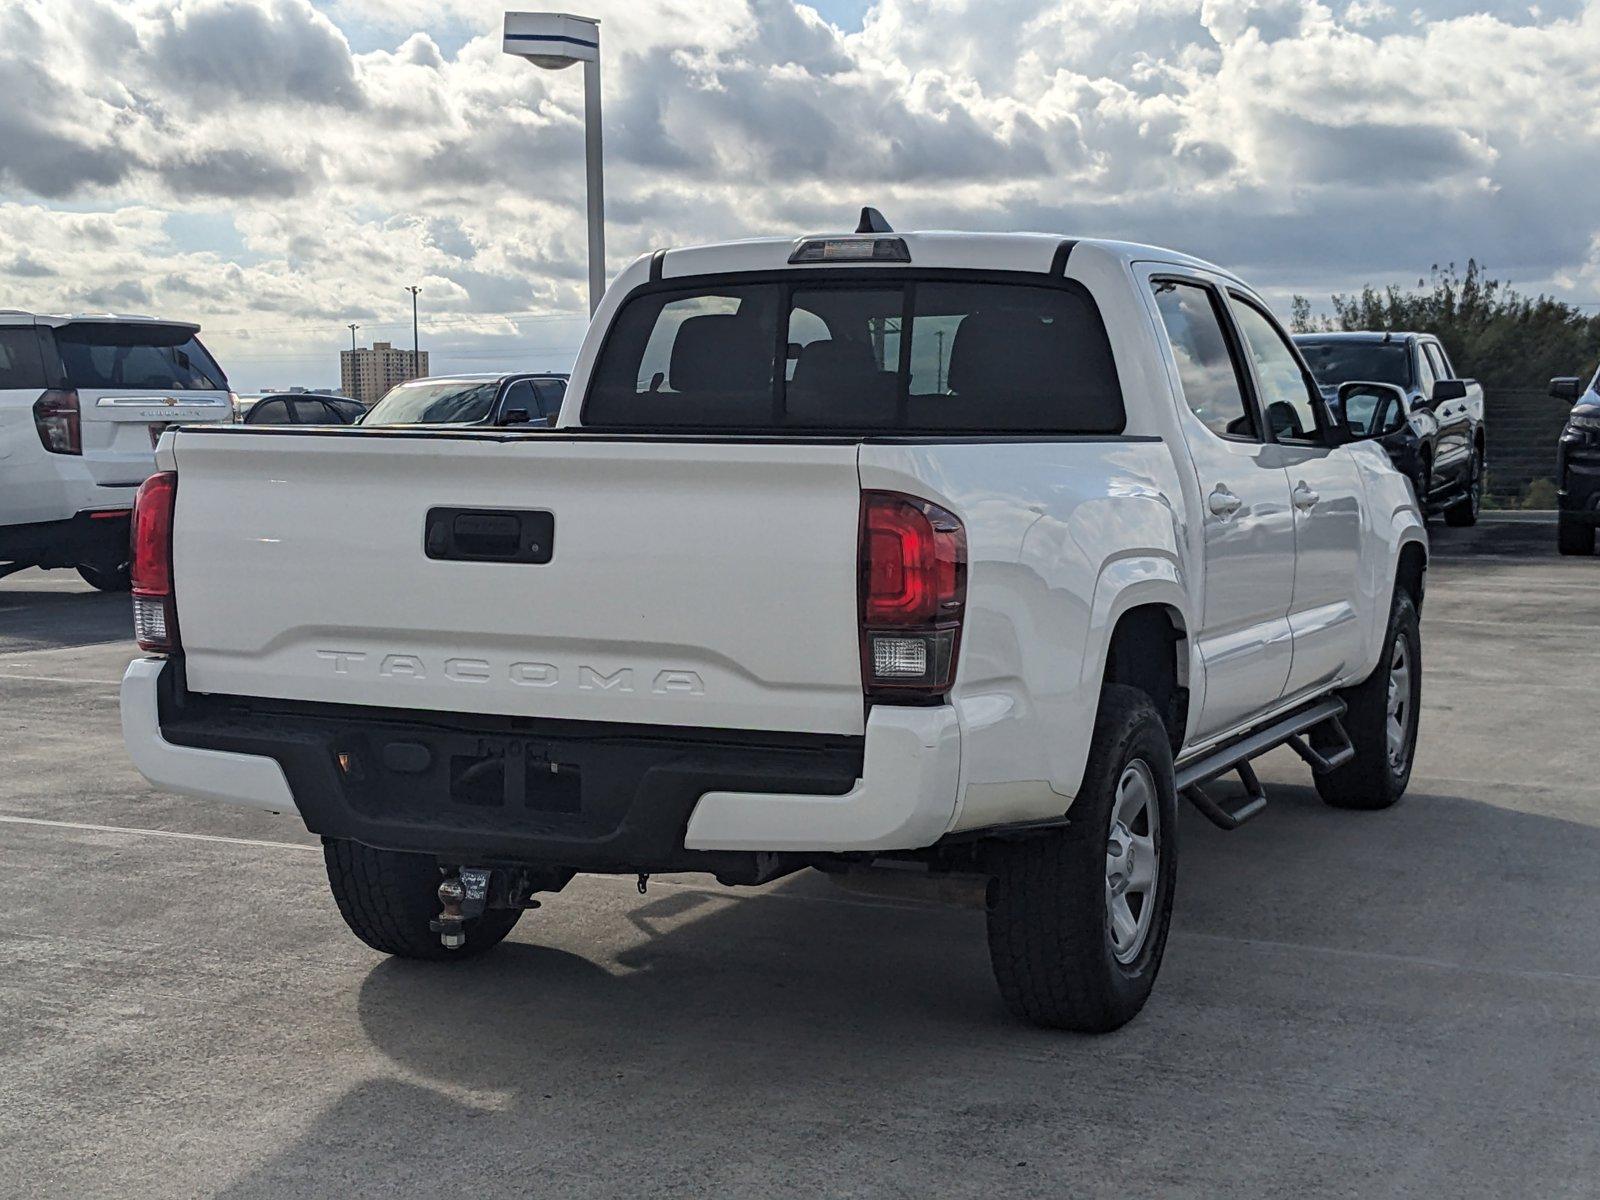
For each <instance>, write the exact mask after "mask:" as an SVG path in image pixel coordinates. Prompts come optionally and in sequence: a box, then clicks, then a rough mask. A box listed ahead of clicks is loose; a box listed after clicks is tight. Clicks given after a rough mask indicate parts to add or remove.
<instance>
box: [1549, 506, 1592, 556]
mask: <svg viewBox="0 0 1600 1200" xmlns="http://www.w3.org/2000/svg"><path fill="white" fill-rule="evenodd" d="M1556 549H1557V550H1559V551H1560V552H1561V553H1562V554H1567V555H1580V554H1585V555H1586V554H1593V553H1594V526H1593V525H1590V524H1588V523H1587V522H1585V521H1579V520H1578V519H1577V518H1576V517H1574V516H1572V515H1571V514H1570V513H1561V514H1560V515H1559V516H1558V517H1556Z"/></svg>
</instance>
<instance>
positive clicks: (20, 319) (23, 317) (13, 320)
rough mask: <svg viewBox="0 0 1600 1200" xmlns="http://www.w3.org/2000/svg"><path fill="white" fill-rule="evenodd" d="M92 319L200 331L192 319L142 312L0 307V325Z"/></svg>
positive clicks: (56, 324)
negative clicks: (172, 318) (50, 311)
mask: <svg viewBox="0 0 1600 1200" xmlns="http://www.w3.org/2000/svg"><path fill="white" fill-rule="evenodd" d="M93 321H99V322H106V323H115V324H117V325H129V324H142V325H168V326H176V327H179V328H182V329H190V330H193V331H194V332H195V333H199V332H200V326H199V325H197V324H196V323H195V322H193V321H173V320H169V319H167V318H164V317H149V316H145V315H143V314H142V313H111V312H101V313H30V312H23V311H22V310H21V309H20V308H0V325H49V326H50V327H52V328H58V327H60V326H62V325H83V324H87V323H89V322H93Z"/></svg>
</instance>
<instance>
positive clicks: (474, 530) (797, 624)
mask: <svg viewBox="0 0 1600 1200" xmlns="http://www.w3.org/2000/svg"><path fill="white" fill-rule="evenodd" d="M1362 386H1363V385H1362V384H1360V383H1353V384H1349V385H1347V387H1349V388H1360V387H1362ZM1380 386H1381V385H1380ZM158 458H159V466H160V468H161V473H160V474H158V475H156V476H155V477H154V478H153V479H152V480H151V481H150V482H149V483H147V484H146V485H145V488H144V490H143V492H142V494H141V496H140V499H139V504H138V508H137V511H136V515H135V561H134V592H135V600H134V603H135V614H136V621H137V628H138V637H139V640H140V644H141V645H142V646H143V647H144V649H145V650H146V651H148V652H149V654H150V657H146V658H141V659H138V660H136V661H135V662H133V663H132V665H131V666H130V667H129V669H128V672H127V676H126V678H125V679H124V681H123V687H122V719H123V727H124V731H125V735H126V740H127V744H128V747H129V749H130V751H131V753H132V756H133V759H134V762H135V763H136V764H137V765H138V767H139V769H140V770H141V771H142V772H143V773H144V774H145V775H146V776H147V777H148V778H149V779H150V780H151V781H152V782H154V783H155V784H157V785H159V786H161V787H163V788H167V789H171V790H174V791H181V792H189V793H194V794H197V795H201V796H209V797H214V798H217V799H220V800H224V801H231V802H234V803H239V804H245V805H252V806H256V807H260V808H265V809H270V810H277V811H284V812H289V811H294V812H298V814H299V815H300V817H301V818H302V819H303V820H304V821H305V823H306V826H307V828H308V829H310V830H311V831H312V832H313V833H316V834H319V835H321V837H322V838H323V839H324V846H325V849H326V859H327V866H328V877H329V880H330V883H331V885H332V890H333V893H334V897H335V899H336V900H337V902H338V905H339V908H340V910H341V912H342V913H343V914H344V917H345V919H346V920H347V921H348V922H349V925H350V927H351V928H352V929H353V930H354V932H355V933H356V934H357V935H358V936H359V937H360V938H361V939H363V940H364V941H365V942H367V943H368V944H369V945H371V946H373V947H375V948H377V949H379V950H381V951H385V952H388V953H391V954H398V955H404V956H410V957H417V958H450V957H457V958H459V957H462V956H464V955H467V954H471V953H474V952H476V951H480V950H483V949H486V948H488V947H490V946H492V945H494V944H495V943H496V942H497V941H499V940H500V939H501V938H503V937H505V936H506V934H507V932H508V931H509V930H510V929H511V927H512V925H513V924H514V923H515V922H516V920H517V918H518V917H519V916H520V914H521V913H522V911H523V910H524V909H527V908H532V907H536V906H537V904H538V901H537V899H536V898H535V897H536V896H537V895H539V894H543V893H548V892H555V891H559V890H560V889H561V888H562V887H563V886H565V884H566V883H567V881H568V880H569V879H571V878H572V876H573V875H574V873H575V872H578V871H586V872H609V873H620V874H627V875H634V874H637V875H639V876H640V883H641V886H642V885H643V884H644V882H645V878H644V877H646V876H648V875H649V874H651V873H657V872H678V871H697V872H709V873H711V874H713V875H714V876H716V878H717V879H718V880H720V881H721V882H722V883H725V884H747V885H749V884H763V883H767V882H769V881H771V880H774V879H777V878H779V877H781V876H783V875H786V874H788V873H791V872H794V871H797V870H800V869H803V868H807V867H811V868H817V869H820V870H822V871H825V872H830V873H834V874H836V875H839V876H841V877H843V878H846V879H852V880H856V881H860V880H862V879H865V880H866V881H867V882H868V883H869V884H870V883H871V882H872V880H873V879H879V880H890V879H894V880H904V879H906V878H908V877H912V876H915V877H919V878H923V879H926V880H927V881H929V883H930V886H932V885H940V888H939V890H943V891H946V892H954V891H965V892H966V893H967V894H969V895H970V894H974V893H976V894H977V895H980V896H982V897H983V898H984V902H985V903H986V907H987V910H988V929H989V940H990V947H991V951H992V959H993V965H994V971H995V975H996V977H997V979H998V982H999V985H1000V990H1001V992H1002V994H1003V996H1004V999H1005V1001H1006V1003H1007V1004H1008V1005H1009V1006H1010V1008H1011V1009H1012V1010H1013V1011H1014V1012H1016V1013H1018V1014H1020V1015H1021V1016H1023V1017H1025V1018H1027V1019H1029V1020H1032V1021H1034V1022H1037V1023H1039V1024H1042V1025H1047V1026H1055V1027H1065V1028H1075V1029H1085V1030H1107V1029H1113V1028H1115V1027H1117V1026H1119V1025H1121V1024H1122V1023H1124V1022H1125V1021H1127V1020H1128V1019H1130V1018H1131V1017H1132V1016H1133V1015H1134V1014H1135V1013H1137V1012H1138V1011H1139V1009H1140V1008H1141V1007H1142V1006H1143V1004H1144V1002H1145V1000H1146V998H1147V996H1148V995H1149V992H1150V988H1151V986H1152V984H1153V982H1154V979H1155V975H1156V972H1157V969H1158V967H1159V965H1160V961H1161V957H1162V952H1163V949H1164V945H1165V942H1166V936H1167V927H1168V921H1169V917H1170V913H1171V906H1172V896H1173V885H1174V879H1175V874H1174V873H1175V869H1176V865H1177V824H1176V818H1175V812H1174V806H1175V803H1176V801H1177V798H1178V797H1179V796H1180V795H1182V796H1186V797H1187V798H1189V799H1190V800H1192V801H1193V802H1194V803H1195V804H1196V805H1197V806H1198V807H1199V808H1200V809H1201V810H1202V811H1203V812H1204V813H1205V814H1206V815H1207V816H1208V817H1209V818H1210V819H1212V820H1213V821H1215V822H1216V823H1218V824H1219V825H1222V826H1223V827H1224V828H1230V827H1233V826H1235V825H1237V824H1238V823H1239V822H1240V821H1242V820H1244V819H1246V818H1247V817H1249V816H1252V815H1254V813H1255V812H1257V811H1259V809H1260V808H1261V806H1262V805H1263V804H1264V803H1265V797H1264V796H1263V795H1262V793H1261V789H1260V785H1259V783H1258V782H1257V781H1256V778H1255V775H1254V773H1253V772H1252V771H1251V769H1250V765H1249V764H1250V761H1251V760H1252V759H1253V758H1255V757H1257V756H1259V755H1261V754H1262V753H1265V752H1266V751H1267V750H1269V749H1271V748H1273V747H1275V746H1279V745H1282V744H1285V743H1288V744H1291V745H1293V746H1294V747H1295V748H1296V749H1297V750H1298V751H1299V752H1300V754H1301V756H1302V757H1303V758H1305V759H1306V760H1307V761H1308V762H1309V763H1310V764H1311V765H1312V767H1313V770H1314V771H1315V772H1316V780H1317V787H1318V790H1319V791H1320V792H1321V794H1322V796H1323V797H1324V798H1325V799H1326V800H1327V801H1328V802H1329V803H1331V804H1334V805H1338V806H1341V807H1351V808H1383V807H1385V806H1387V805H1389V804H1392V803H1393V802H1394V801H1395V800H1396V799H1398V798H1399V796H1400V795H1401V793H1402V792H1403V791H1404V789H1405V787H1406V783H1407V780H1408V777H1409V774H1410V769H1411V761H1412V753H1413V748H1414V744H1415V737H1416V729H1417V709H1418V702H1419V697H1420V686H1421V674H1420V665H1421V660H1420V652H1421V644H1420V640H1419V635H1418V618H1417V613H1418V607H1419V606H1420V605H1421V603H1422V593H1423V578H1424V571H1425V565H1426V556H1427V542H1426V536H1425V533H1424V530H1423V524H1422V520H1421V517H1420V515H1419V513H1418V511H1417V508H1416V505H1415V503H1414V501H1413V499H1412V495H1411V491H1410V488H1409V487H1408V486H1407V483H1406V481H1405V480H1404V478H1402V477H1401V476H1400V475H1399V474H1398V473H1397V472H1396V471H1395V470H1394V468H1393V467H1392V466H1391V465H1390V463H1389V461H1388V460H1387V458H1386V457H1385V455H1384V453H1383V451H1382V450H1381V449H1380V448H1378V447H1377V446H1376V445H1373V444H1371V443H1369V442H1359V441H1353V440H1352V439H1351V437H1350V435H1349V433H1348V431H1347V430H1343V429H1340V428H1335V427H1333V425H1332V424H1331V420H1330V417H1329V409H1328V408H1327V407H1326V406H1325V404H1324V402H1323V400H1322V398H1321V396H1320V394H1319V392H1318V389H1317V387H1316V384H1315V382H1314V381H1313V380H1312V378H1311V376H1310V374H1309V372H1308V371H1307V370H1306V368H1305V365H1304V363H1303V362H1302V360H1301V358H1300V357H1299V355H1298V353H1297V352H1296V350H1295V349H1294V346H1293V344H1292V343H1291V342H1290V340H1289V339H1288V338H1287V337H1286V336H1285V335H1284V333H1283V331H1282V329H1281V328H1280V327H1279V325H1278V324H1277V322H1275V321H1274V320H1273V319H1272V317H1271V316H1270V315H1269V314H1268V312H1267V309H1266V306H1265V305H1264V304H1263V303H1262V301H1261V300H1260V299H1259V298H1258V297H1257V296H1256V295H1255V293H1253V292H1252V291H1251V290H1250V289H1249V288H1248V287H1247V286H1246V285H1245V284H1244V283H1242V282H1241V281H1240V280H1239V279H1238V278H1236V277H1235V276H1233V275H1232V274H1230V273H1229V272H1227V271H1225V270H1222V269H1220V268H1217V267H1214V266H1211V265H1208V264H1206V263H1203V262H1200V261H1197V260H1195V259H1193V258H1189V257H1186V256H1185V255H1182V254H1175V253H1173V252H1171V251H1167V250H1158V249H1152V248H1149V247H1144V246H1134V245H1125V244H1119V243H1110V242H1097V241H1076V242H1074V241H1070V240H1063V239H1062V238H1060V237H1050V236H1042V235H1033V234H1010V235H998V234H996V235H991V234H949V233H922V234H906V235H903V236H902V235H896V234H894V233H893V232H892V231H890V230H889V229H888V227H887V225H886V223H884V222H883V221H882V219H881V217H878V216H877V215H876V214H875V213H872V212H871V211H870V210H868V212H867V213H864V214H863V221H862V226H861V228H860V230H858V231H857V232H856V233H854V234H848V235H839V236H817V237H805V238H801V239H799V240H758V241H747V242H740V243H735V244H725V245H712V246H701V247H694V248H688V249H675V250H671V251H660V252H657V253H655V254H653V255H650V256H648V257H645V258H642V259H640V260H639V261H637V262H635V263H634V264H633V265H632V266H630V267H629V268H628V269H626V270H625V271H623V272H622V274H621V275H620V276H619V277H618V278H617V280H616V281H615V282H614V283H613V284H612V286H611V288H610V290H609V291H608V292H607V294H606V296H605V299H604V302H603V303H602V304H601V306H600V309H599V311H598V313H597V314H596V317H595V321H594V324H593V326H592V327H591V329H590V331H589V334H588V336H587V338H586V340H585V342H584V345H583V349H582V351H581V353H580V354H579V356H578V359H577V364H576V369H575V371H574V374H573V376H572V383H571V386H570V388H569V390H568V392H567V396H566V400H565V404H564V407H563V408H562V411H561V415H560V418H559V420H558V422H557V424H556V427H555V428H554V429H551V430H546V431H539V432H525V431H515V430H506V429H491V428H484V429H471V430H460V431H449V432H440V431H427V430H414V429H405V428H376V429H368V428H362V427H354V428H321V429H318V428H297V427H293V426H289V427H280V428H271V429H268V428H252V427H249V426H242V427H232V428H226V427H214V428H204V429H199V428H197V429H181V430H177V431H173V432H169V433H168V434H167V435H166V436H164V437H163V438H162V440H161V444H160V447H159V453H158ZM1232 772H1238V774H1239V776H1240V779H1241V781H1242V782H1243V783H1244V785H1245V787H1244V789H1243V794H1242V795H1240V794H1237V793H1236V792H1234V791H1233V790H1232V789H1230V791H1229V792H1228V793H1227V794H1223V793H1220V792H1218V791H1217V789H1215V788H1214V787H1213V786H1212V784H1213V781H1215V780H1217V779H1219V778H1222V777H1223V776H1225V775H1227V774H1230V773H1232Z"/></svg>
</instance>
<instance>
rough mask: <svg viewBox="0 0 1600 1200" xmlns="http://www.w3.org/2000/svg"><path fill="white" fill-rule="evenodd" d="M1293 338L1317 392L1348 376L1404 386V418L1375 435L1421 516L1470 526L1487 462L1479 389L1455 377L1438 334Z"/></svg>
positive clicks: (1332, 389) (1336, 385)
mask: <svg viewBox="0 0 1600 1200" xmlns="http://www.w3.org/2000/svg"><path fill="white" fill-rule="evenodd" d="M1295 342H1296V343H1297V344H1298V345H1299V347H1300V352H1301V353H1302V354H1304V355H1305V358H1306V361H1307V362H1308V363H1310V364H1311V370H1312V372H1313V373H1314V374H1315V375H1316V377H1317V380H1318V382H1319V383H1321V385H1322V388H1323V392H1324V394H1325V395H1327V396H1329V397H1332V396H1333V395H1334V394H1335V393H1336V392H1337V390H1338V388H1339V385H1341V384H1344V383H1349V382H1351V381H1353V380H1366V381H1369V382H1376V383H1389V384H1394V385H1395V386H1397V387H1400V388H1402V389H1404V391H1405V420H1404V421H1402V422H1401V423H1400V424H1399V425H1398V426H1396V427H1395V428H1394V429H1392V430H1391V431H1390V432H1389V433H1387V434H1385V435H1383V436H1382V437H1381V438H1380V439H1379V444H1380V445H1382V446H1383V448H1384V449H1385V450H1386V451H1388V453H1389V457H1390V458H1392V459H1393V460H1394V464H1395V466H1397V467H1399V468H1400V471H1401V473H1402V474H1404V475H1405V476H1406V478H1408V479H1410V480H1411V483H1412V486H1413V488H1415V490H1416V493H1417V495H1418V496H1419V497H1422V498H1425V500H1426V506H1425V507H1426V511H1427V512H1428V513H1430V514H1431V513H1443V514H1444V519H1445V522H1446V523H1447V524H1450V525H1474V524H1476V523H1477V520H1478V511H1479V509H1480V507H1481V506H1482V503H1483V473H1484V466H1485V464H1486V462H1487V447H1488V443H1487V431H1486V430H1485V428H1484V414H1483V388H1482V387H1480V386H1479V385H1478V383H1477V382H1476V381H1475V380H1471V379H1457V378H1456V375H1455V369H1454V368H1453V367H1452V366H1451V365H1450V357H1449V355H1448V354H1446V353H1445V348H1444V346H1443V344H1442V343H1441V342H1440V341H1439V339H1438V338H1436V337H1434V336H1433V335H1431V334H1425V333H1303V334H1297V335H1296V336H1295Z"/></svg>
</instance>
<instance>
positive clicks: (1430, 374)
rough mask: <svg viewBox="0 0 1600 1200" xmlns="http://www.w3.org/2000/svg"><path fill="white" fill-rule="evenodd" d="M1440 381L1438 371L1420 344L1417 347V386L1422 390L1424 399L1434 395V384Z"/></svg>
mask: <svg viewBox="0 0 1600 1200" xmlns="http://www.w3.org/2000/svg"><path fill="white" fill-rule="evenodd" d="M1438 381H1439V374H1438V372H1437V371H1435V370H1434V369H1433V364H1432V363H1431V362H1429V361H1428V356H1427V354H1426V353H1425V352H1424V351H1423V348H1422V346H1421V345H1420V344H1419V345H1418V347H1417V387H1418V389H1420V390H1421V392H1422V398H1423V399H1424V400H1427V399H1428V398H1429V397H1431V396H1432V395H1433V385H1434V384H1435V383H1437V382H1438Z"/></svg>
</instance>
